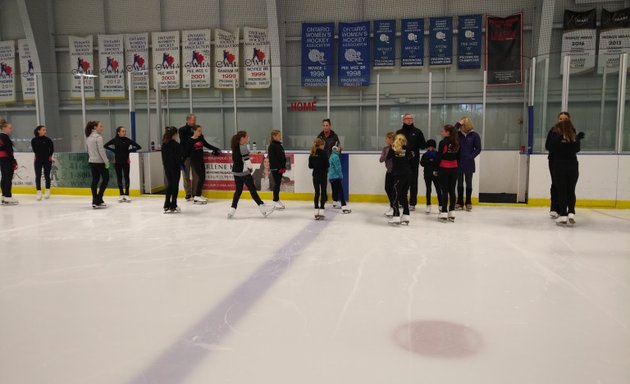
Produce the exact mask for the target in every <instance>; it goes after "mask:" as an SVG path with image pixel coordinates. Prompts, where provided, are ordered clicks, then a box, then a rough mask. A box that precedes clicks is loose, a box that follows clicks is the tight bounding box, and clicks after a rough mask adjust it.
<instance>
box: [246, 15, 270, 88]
mask: <svg viewBox="0 0 630 384" xmlns="http://www.w3.org/2000/svg"><path fill="white" fill-rule="evenodd" d="M243 51H244V56H243V61H244V63H245V88H250V89H261V88H269V87H270V86H271V55H270V52H269V37H268V35H267V30H266V29H260V28H250V27H244V28H243Z"/></svg>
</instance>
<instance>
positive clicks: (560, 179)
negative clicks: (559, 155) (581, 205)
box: [552, 160, 580, 216]
mask: <svg viewBox="0 0 630 384" xmlns="http://www.w3.org/2000/svg"><path fill="white" fill-rule="evenodd" d="M578 168H579V165H578V162H577V161H558V160H555V161H554V164H553V172H552V175H553V185H554V187H555V189H556V190H555V193H556V198H557V201H558V210H557V211H556V212H558V214H559V215H560V216H566V215H567V213H575V186H576V185H577V181H578V178H579V176H580V173H579V169H578Z"/></svg>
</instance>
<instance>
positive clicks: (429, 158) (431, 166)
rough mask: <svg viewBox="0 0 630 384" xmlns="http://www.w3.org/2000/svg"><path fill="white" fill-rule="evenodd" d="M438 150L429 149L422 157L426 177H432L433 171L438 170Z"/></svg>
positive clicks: (421, 162) (421, 161)
mask: <svg viewBox="0 0 630 384" xmlns="http://www.w3.org/2000/svg"><path fill="white" fill-rule="evenodd" d="M437 157H438V156H437V151H427V152H425V153H424V154H423V155H422V157H421V158H420V165H422V167H423V168H424V178H425V179H430V178H432V177H434V176H433V172H437V170H438V160H437Z"/></svg>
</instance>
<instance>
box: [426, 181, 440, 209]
mask: <svg viewBox="0 0 630 384" xmlns="http://www.w3.org/2000/svg"><path fill="white" fill-rule="evenodd" d="M431 183H433V185H434V186H435V194H436V195H437V199H438V207H439V206H441V205H442V190H441V189H440V180H439V179H438V177H437V176H431V177H425V178H424V185H425V186H426V188H427V205H431Z"/></svg>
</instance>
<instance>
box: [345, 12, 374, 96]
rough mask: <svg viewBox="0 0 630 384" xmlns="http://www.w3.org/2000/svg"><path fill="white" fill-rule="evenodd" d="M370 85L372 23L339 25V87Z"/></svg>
mask: <svg viewBox="0 0 630 384" xmlns="http://www.w3.org/2000/svg"><path fill="white" fill-rule="evenodd" d="M368 85H370V22H369V21H365V22H361V23H339V86H340V87H367V86H368Z"/></svg>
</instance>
